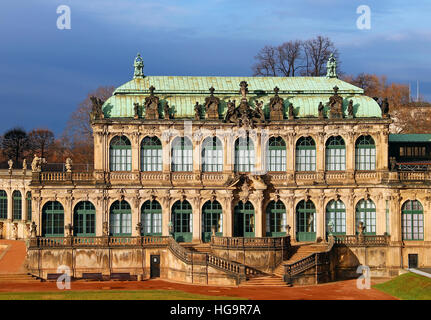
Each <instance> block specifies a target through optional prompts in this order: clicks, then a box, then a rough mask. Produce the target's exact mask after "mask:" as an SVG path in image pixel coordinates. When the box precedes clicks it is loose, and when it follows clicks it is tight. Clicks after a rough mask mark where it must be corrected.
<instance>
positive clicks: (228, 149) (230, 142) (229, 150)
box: [223, 133, 235, 174]
mask: <svg viewBox="0 0 431 320" xmlns="http://www.w3.org/2000/svg"><path fill="white" fill-rule="evenodd" d="M234 143H235V139H233V134H232V133H230V134H225V135H224V150H223V151H224V153H223V159H224V163H223V171H224V173H228V174H230V173H232V172H233V168H234V166H233V165H234V148H235V146H234Z"/></svg>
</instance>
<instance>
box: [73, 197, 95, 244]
mask: <svg viewBox="0 0 431 320" xmlns="http://www.w3.org/2000/svg"><path fill="white" fill-rule="evenodd" d="M73 234H74V235H75V236H77V237H91V236H95V235H96V208H95V207H94V205H93V204H92V203H91V202H90V201H81V202H79V203H78V204H77V205H76V206H75V209H74V210H73Z"/></svg>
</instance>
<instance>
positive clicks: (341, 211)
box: [326, 200, 346, 235]
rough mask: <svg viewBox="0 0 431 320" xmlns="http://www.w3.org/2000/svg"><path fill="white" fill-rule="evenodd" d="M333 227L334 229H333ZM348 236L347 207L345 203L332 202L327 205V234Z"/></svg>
mask: <svg viewBox="0 0 431 320" xmlns="http://www.w3.org/2000/svg"><path fill="white" fill-rule="evenodd" d="M331 225H332V227H331ZM330 228H332V234H334V235H340V234H346V206H345V205H344V202H343V201H340V200H338V201H335V200H332V201H330V202H329V203H328V204H327V205H326V233H327V234H329V233H330V231H331V230H330Z"/></svg>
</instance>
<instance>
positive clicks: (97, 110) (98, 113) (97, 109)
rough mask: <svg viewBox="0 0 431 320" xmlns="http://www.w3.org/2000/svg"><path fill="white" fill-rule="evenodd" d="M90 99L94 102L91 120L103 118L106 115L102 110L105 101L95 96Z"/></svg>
mask: <svg viewBox="0 0 431 320" xmlns="http://www.w3.org/2000/svg"><path fill="white" fill-rule="evenodd" d="M90 100H91V104H92V106H91V112H90V118H91V120H99V119H103V118H104V117H105V116H104V114H103V111H102V106H103V104H104V103H105V102H104V101H103V100H102V99H100V98H98V97H95V96H91V97H90Z"/></svg>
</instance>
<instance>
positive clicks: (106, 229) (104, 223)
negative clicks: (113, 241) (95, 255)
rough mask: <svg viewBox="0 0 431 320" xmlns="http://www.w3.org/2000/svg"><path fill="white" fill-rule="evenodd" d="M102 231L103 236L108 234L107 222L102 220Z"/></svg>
mask: <svg viewBox="0 0 431 320" xmlns="http://www.w3.org/2000/svg"><path fill="white" fill-rule="evenodd" d="M102 232H103V235H104V236H109V224H108V221H103V224H102Z"/></svg>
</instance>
